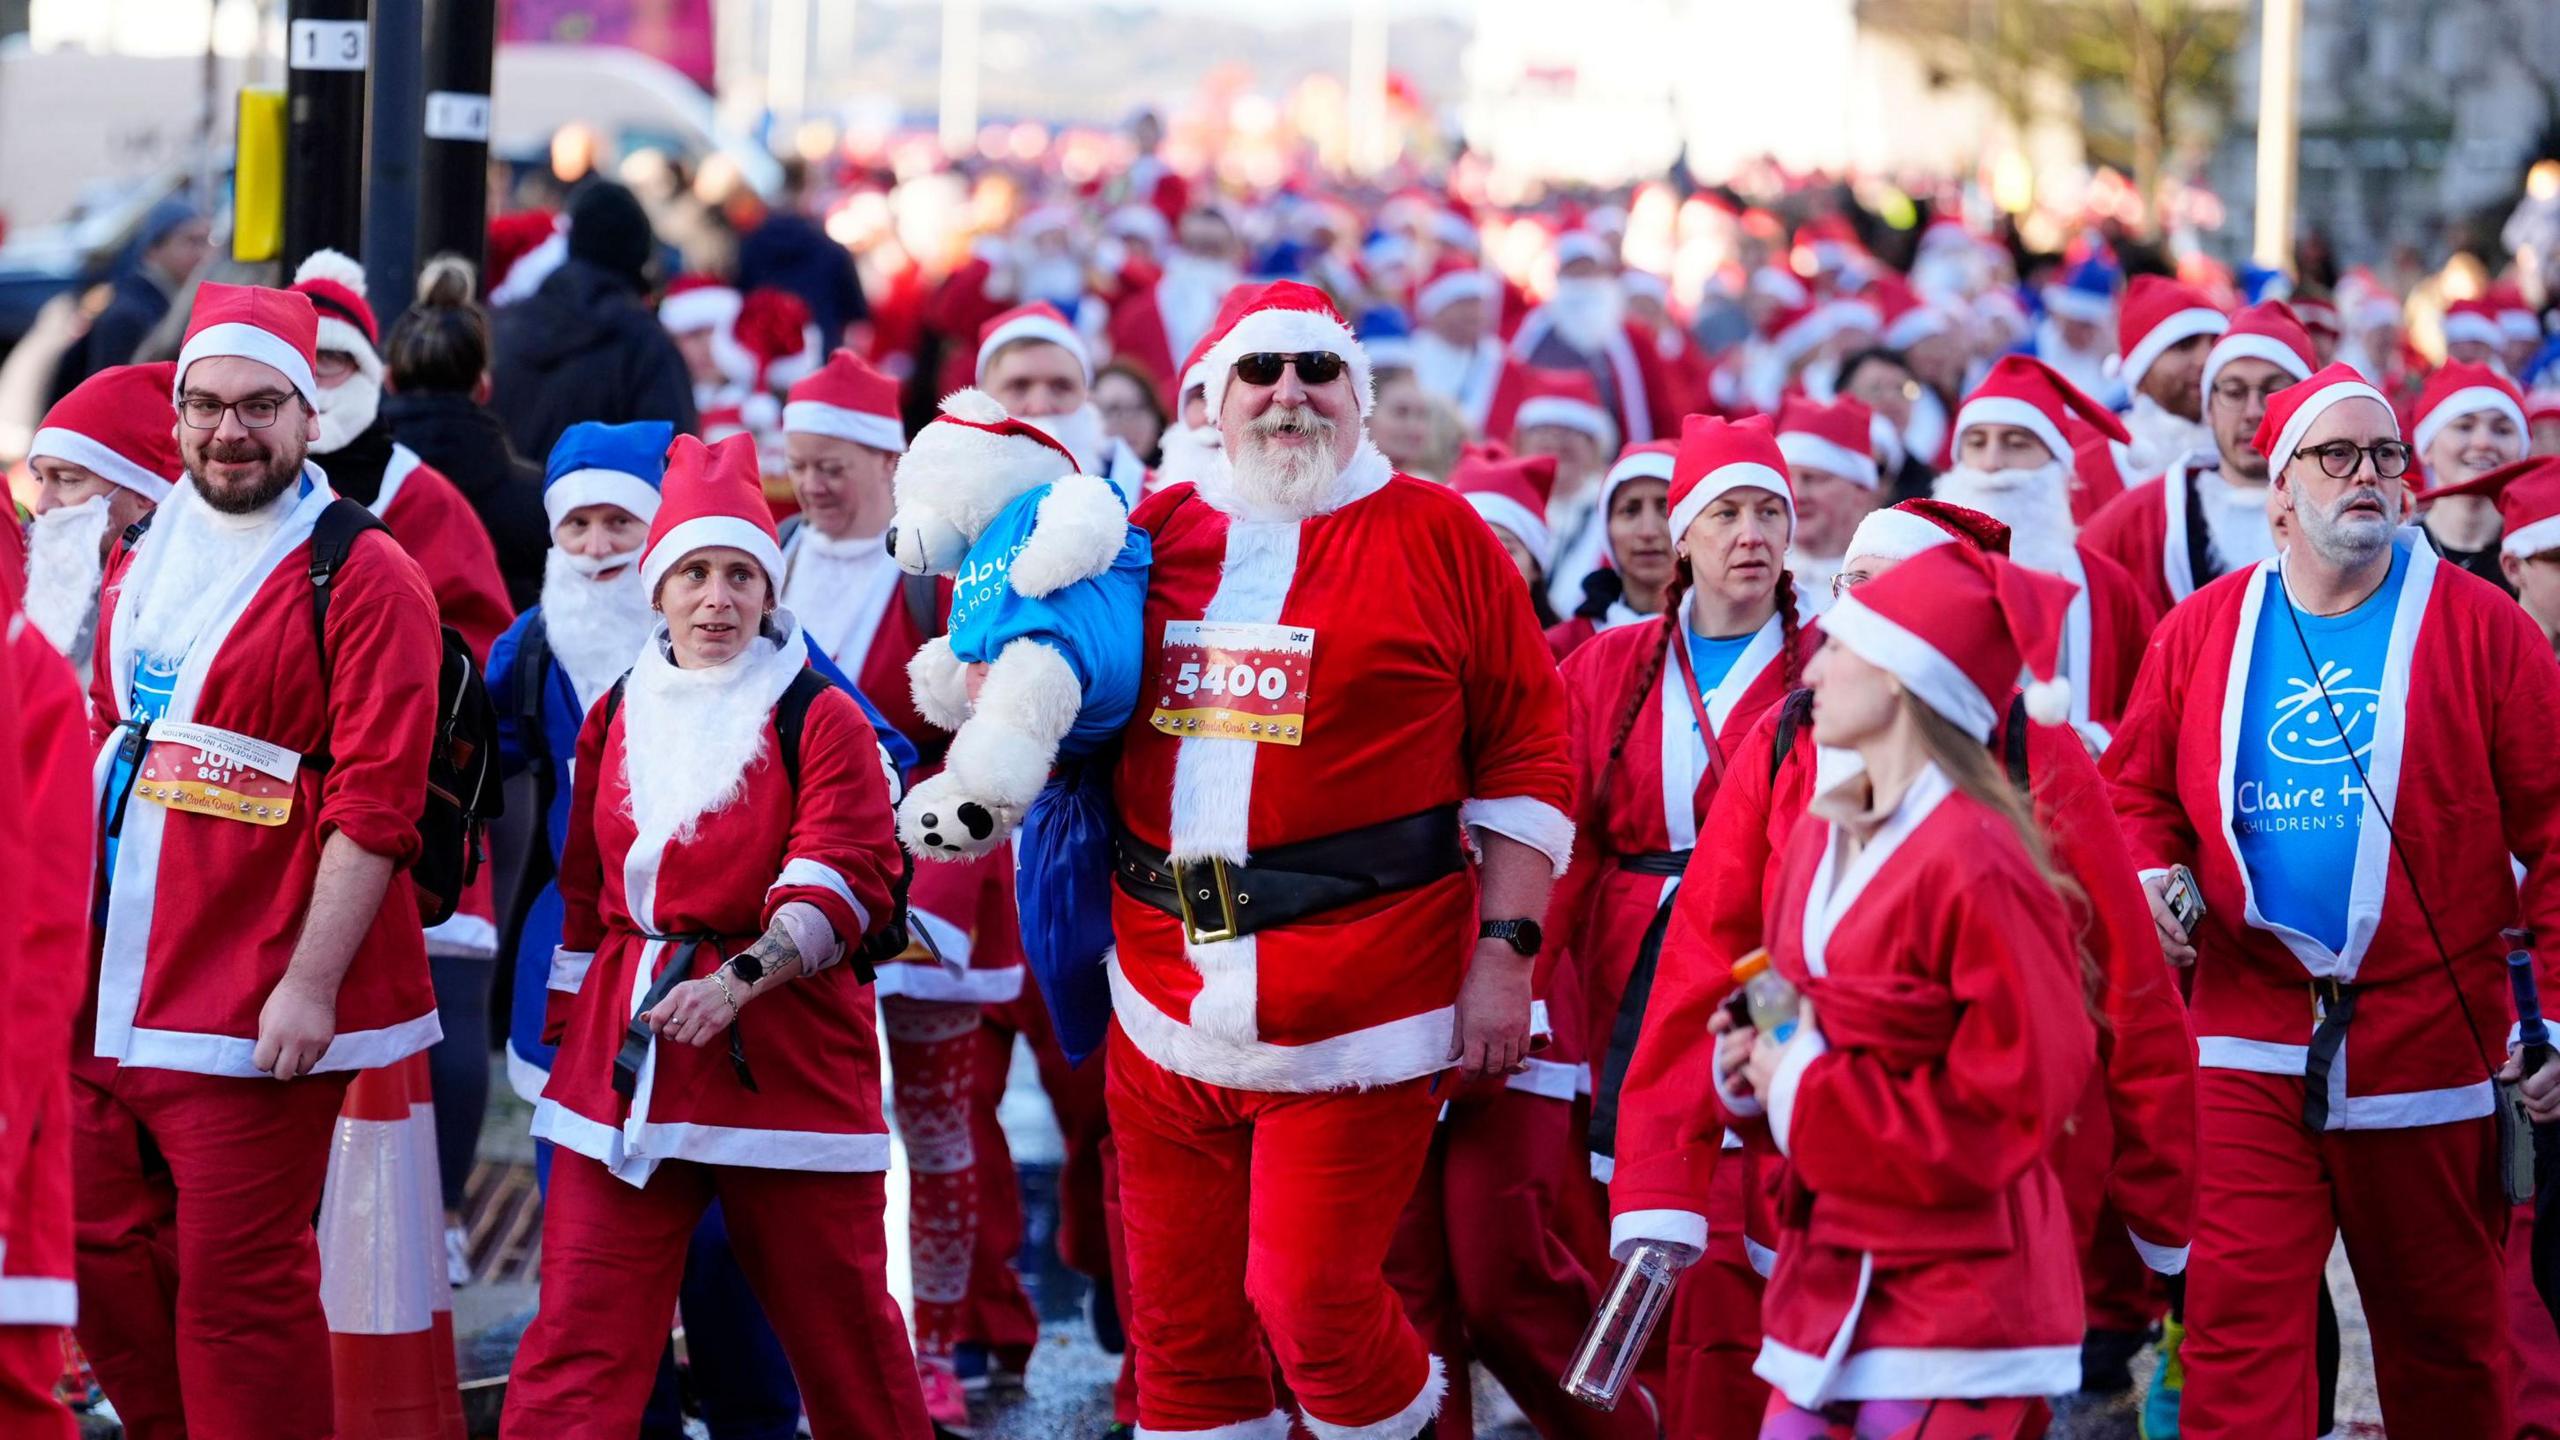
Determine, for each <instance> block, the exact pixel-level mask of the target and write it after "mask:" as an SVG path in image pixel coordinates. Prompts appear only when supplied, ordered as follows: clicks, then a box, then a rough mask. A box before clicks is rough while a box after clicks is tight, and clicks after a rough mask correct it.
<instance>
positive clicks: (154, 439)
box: [27, 360, 186, 504]
mask: <svg viewBox="0 0 2560 1440" xmlns="http://www.w3.org/2000/svg"><path fill="white" fill-rule="evenodd" d="M177 379H178V367H177V366H176V365H174V364H171V363H170V362H168V361H166V360H163V361H160V362H158V363H157V364H152V365H111V366H109V367H107V368H106V369H104V370H101V371H99V372H98V373H97V374H95V375H92V376H90V377H89V378H88V379H86V380H83V381H81V382H80V383H79V384H78V385H76V386H73V387H72V390H71V393H70V394H68V395H65V396H63V397H62V398H61V399H59V400H57V401H55V402H53V408H52V409H50V410H48V411H46V412H45V414H44V424H43V425H42V426H41V427H39V428H38V429H37V430H36V438H35V439H33V440H31V441H29V442H28V444H27V459H28V460H29V461H30V462H32V461H36V460H65V461H68V462H70V463H71V464H74V465H77V466H79V467H80V468H81V469H83V470H86V471H88V472H89V473H90V474H92V475H95V476H97V477H98V478H99V479H101V480H106V481H111V482H113V483H115V484H118V485H121V486H123V487H124V488H126V489H127V490H130V491H132V492H133V493H134V494H136V495H139V496H141V497H142V498H143V499H145V500H149V501H151V502H153V503H154V504H157V503H158V502H160V501H162V500H166V499H168V498H169V491H170V489H171V487H173V486H175V485H176V484H177V483H178V480H179V478H180V477H181V476H183V475H184V474H186V466H185V465H184V463H183V462H181V461H180V460H179V458H178V437H177V434H176V433H175V427H176V425H177V412H176V411H175V410H173V409H172V408H171V407H170V403H169V395H170V393H171V392H172V391H173V390H175V389H176V388H177Z"/></svg>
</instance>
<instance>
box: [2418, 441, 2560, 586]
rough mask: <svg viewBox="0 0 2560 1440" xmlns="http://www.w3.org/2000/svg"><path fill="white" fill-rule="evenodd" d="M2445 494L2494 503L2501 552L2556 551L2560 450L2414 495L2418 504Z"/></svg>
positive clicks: (2522, 556) (2525, 555)
mask: <svg viewBox="0 0 2560 1440" xmlns="http://www.w3.org/2000/svg"><path fill="white" fill-rule="evenodd" d="M2448 495H2476V496H2478V497H2480V498H2481V499H2484V500H2489V501H2492V502H2495V503H2496V505H2497V507H2498V518H2499V519H2500V520H2501V521H2502V522H2504V523H2503V529H2504V533H2503V534H2502V535H2501V536H2500V537H2499V539H2498V551H2499V553H2500V554H2504V555H2513V556H2515V557H2516V558H2517V559H2519V560H2530V559H2532V558H2533V557H2534V556H2536V555H2543V554H2548V553H2549V552H2551V551H2554V550H2560V455H2528V456H2526V457H2525V458H2524V459H2522V460H2511V461H2509V462H2507V463H2506V464H2504V465H2501V466H2499V467H2498V468H2497V469H2495V470H2490V471H2486V472H2484V473H2482V474H2478V475H2474V476H2472V477H2471V478H2470V479H2468V480H2465V481H2462V482H2461V483H2459V484H2455V485H2439V486H2437V487H2436V488H2435V489H2433V490H2429V491H2426V492H2425V493H2423V494H2421V495H2419V496H2418V501H2419V503H2420V504H2425V503H2427V502H2429V501H2433V500H2441V499H2444V498H2445V497H2446V496H2448Z"/></svg>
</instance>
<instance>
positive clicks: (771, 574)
mask: <svg viewBox="0 0 2560 1440" xmlns="http://www.w3.org/2000/svg"><path fill="white" fill-rule="evenodd" d="M715 546H727V547H728V548H730V549H732V550H744V551H745V552H747V554H748V556H749V557H750V558H752V559H753V560H754V561H755V562H756V563H757V564H759V565H762V566H763V567H764V573H765V579H766V581H767V582H768V583H776V584H778V583H780V581H781V579H782V546H781V545H779V544H778V543H776V542H775V540H774V538H773V537H772V536H770V535H768V534H766V533H765V531H764V527H763V526H761V525H758V524H756V523H755V522H754V521H752V520H748V519H745V518H743V517H740V516H736V515H697V516H695V517H694V518H692V519H690V520H687V521H685V522H684V523H683V524H681V525H678V526H676V527H675V528H674V529H672V530H669V531H668V532H667V533H666V534H664V535H661V536H659V537H658V543H657V544H655V545H652V546H650V547H649V553H648V554H646V555H643V556H641V557H640V588H641V589H642V590H643V591H645V592H646V593H648V594H650V595H655V594H657V593H658V582H659V581H661V580H664V579H665V578H667V572H668V571H670V570H673V569H674V568H676V564H677V562H679V561H681V560H683V559H684V557H686V556H687V555H690V554H692V553H693V552H694V551H696V550H709V549H712V548H714V547H715Z"/></svg>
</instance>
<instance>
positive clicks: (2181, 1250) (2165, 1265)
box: [2124, 1226, 2189, 1275]
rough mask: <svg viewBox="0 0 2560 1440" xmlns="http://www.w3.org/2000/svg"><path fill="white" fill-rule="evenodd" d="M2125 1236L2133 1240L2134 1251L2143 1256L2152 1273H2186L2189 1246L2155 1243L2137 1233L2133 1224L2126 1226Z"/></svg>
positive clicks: (2143, 1260)
mask: <svg viewBox="0 0 2560 1440" xmlns="http://www.w3.org/2000/svg"><path fill="white" fill-rule="evenodd" d="M2124 1238H2126V1239H2127V1240H2130V1241H2132V1242H2133V1253H2135V1254H2136V1255H2139V1256H2141V1257H2142V1263H2143V1265H2144V1266H2146V1267H2147V1268H2149V1269H2150V1271H2151V1273H2152V1274H2154V1275H2183V1274H2185V1273H2186V1271H2187V1252H2188V1249H2189V1247H2188V1246H2185V1245H2154V1244H2152V1243H2151V1242H2150V1241H2148V1240H2145V1239H2143V1238H2142V1237H2141V1236H2139V1235H2137V1234H2135V1233H2134V1232H2133V1228H2132V1227H2131V1226H2127V1227H2126V1228H2125V1232H2124Z"/></svg>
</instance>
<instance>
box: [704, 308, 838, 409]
mask: <svg viewBox="0 0 2560 1440" xmlns="http://www.w3.org/2000/svg"><path fill="white" fill-rule="evenodd" d="M820 345H821V342H820V341H819V339H818V327H817V324H816V323H815V322H814V321H812V320H811V319H810V317H809V302H808V301H806V300H803V299H801V298H800V297H799V296H797V295H794V294H792V293H791V292H790V291H788V290H783V289H779V288H777V287H775V286H771V285H759V286H757V287H756V288H755V289H753V290H750V291H748V292H747V294H746V298H745V299H743V300H741V301H740V302H739V304H738V313H737V314H736V315H734V316H732V317H731V318H730V320H729V323H728V324H726V325H723V326H720V327H719V328H717V329H715V330H713V331H712V332H711V355H712V358H713V359H714V360H716V361H717V362H718V363H719V366H720V370H721V373H722V374H725V375H727V376H728V377H729V378H730V379H731V380H733V381H735V382H737V383H738V384H740V385H744V386H746V387H747V388H748V389H749V390H750V391H752V392H754V393H755V394H757V395H766V396H770V395H771V394H772V393H773V392H774V391H776V390H785V389H789V388H790V387H791V386H793V385H795V384H798V383H799V382H800V381H802V380H804V379H806V378H808V377H809V376H811V375H814V374H816V373H817V371H818V367H819V366H821V365H823V364H825V363H826V358H827V356H826V351H825V350H823V349H821V348H820Z"/></svg>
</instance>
